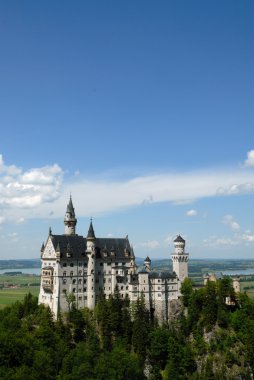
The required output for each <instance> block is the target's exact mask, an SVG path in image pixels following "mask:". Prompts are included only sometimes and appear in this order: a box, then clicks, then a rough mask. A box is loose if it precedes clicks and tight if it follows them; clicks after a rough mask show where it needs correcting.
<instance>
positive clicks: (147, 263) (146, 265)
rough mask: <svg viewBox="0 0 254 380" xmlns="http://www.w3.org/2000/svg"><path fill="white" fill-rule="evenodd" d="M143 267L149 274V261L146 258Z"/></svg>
mask: <svg viewBox="0 0 254 380" xmlns="http://www.w3.org/2000/svg"><path fill="white" fill-rule="evenodd" d="M144 267H145V270H147V271H148V272H151V260H150V258H149V257H148V256H147V257H146V259H145V260H144Z"/></svg>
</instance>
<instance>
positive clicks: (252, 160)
mask: <svg viewBox="0 0 254 380" xmlns="http://www.w3.org/2000/svg"><path fill="white" fill-rule="evenodd" d="M244 166H249V167H251V166H254V150H250V151H249V152H248V153H247V159H246V160H245V161H244Z"/></svg>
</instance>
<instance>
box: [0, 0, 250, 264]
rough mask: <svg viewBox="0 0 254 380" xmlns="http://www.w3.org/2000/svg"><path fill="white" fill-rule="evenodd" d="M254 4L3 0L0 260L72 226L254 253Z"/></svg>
mask: <svg viewBox="0 0 254 380" xmlns="http://www.w3.org/2000/svg"><path fill="white" fill-rule="evenodd" d="M253 16H254V4H253V2H252V1H248V0H247V1H245V2H239V1H234V0H233V1H232V0H231V1H223V2H221V1H216V0H213V1H195V0H194V1H187V0H183V1H159V2H158V1H136V2H132V1H113V0H112V1H78V0H76V1H75V2H72V1H57V0H55V1H36V2H35V1H29V0H25V1H22V2H21V1H17V0H16V1H15V0H12V1H9V2H1V3H0V55H1V59H0V128H1V139H0V154H1V160H0V242H1V250H0V258H2V259H6V258H10V259H13V258H37V257H39V250H40V246H41V244H42V241H45V239H46V238H47V234H48V228H49V226H51V227H52V229H53V233H62V232H63V216H64V213H65V210H66V204H67V202H68V199H69V195H70V192H71V193H72V197H73V202H74V206H75V209H76V214H77V217H78V226H77V232H78V233H79V234H86V233H87V229H88V225H89V218H90V216H93V218H94V228H95V233H96V234H97V235H98V236H118V237H121V236H125V235H126V234H128V235H129V239H130V242H131V243H132V244H133V246H134V249H135V253H136V256H139V257H145V256H147V255H149V256H150V257H151V258H167V257H169V255H170V253H171V252H172V250H173V245H172V239H173V238H174V237H175V236H176V235H177V234H178V233H181V234H182V236H183V237H185V238H186V248H187V250H188V251H189V252H190V254H191V257H193V258H202V257H203V258H207V257H209V258H223V257H224V258H253V257H254V255H253V254H254V216H253V215H254V212H253V211H254V206H253V205H254V128H253V121H254V116H253V100H254V90H253V89H254V70H253V67H254V46H253V45H254V24H253Z"/></svg>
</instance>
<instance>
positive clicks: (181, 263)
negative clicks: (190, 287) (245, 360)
mask: <svg viewBox="0 0 254 380" xmlns="http://www.w3.org/2000/svg"><path fill="white" fill-rule="evenodd" d="M174 246H175V252H174V253H173V254H172V255H171V259H172V262H173V272H175V273H176V275H177V277H178V278H179V280H180V281H181V282H183V280H184V279H185V278H186V277H188V261H189V254H188V253H185V240H184V239H183V238H182V237H181V236H180V235H178V236H177V238H176V239H175V240H174Z"/></svg>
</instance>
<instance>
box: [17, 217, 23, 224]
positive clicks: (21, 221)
mask: <svg viewBox="0 0 254 380" xmlns="http://www.w3.org/2000/svg"><path fill="white" fill-rule="evenodd" d="M16 223H17V224H23V223H25V218H22V216H21V217H20V218H18V219H17V220H16Z"/></svg>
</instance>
